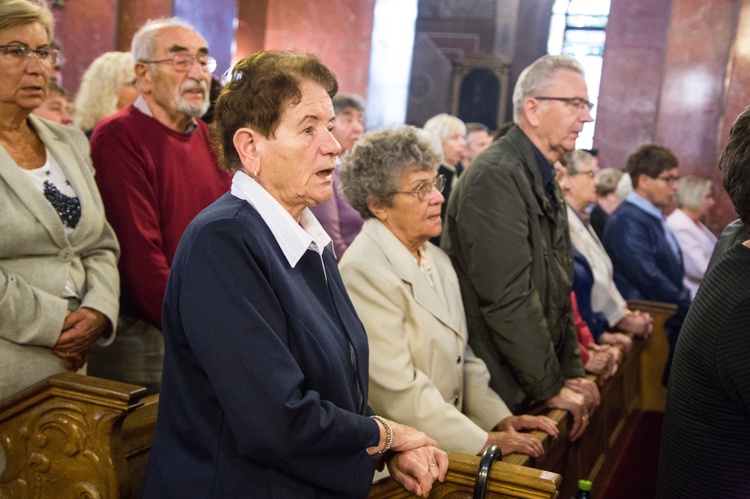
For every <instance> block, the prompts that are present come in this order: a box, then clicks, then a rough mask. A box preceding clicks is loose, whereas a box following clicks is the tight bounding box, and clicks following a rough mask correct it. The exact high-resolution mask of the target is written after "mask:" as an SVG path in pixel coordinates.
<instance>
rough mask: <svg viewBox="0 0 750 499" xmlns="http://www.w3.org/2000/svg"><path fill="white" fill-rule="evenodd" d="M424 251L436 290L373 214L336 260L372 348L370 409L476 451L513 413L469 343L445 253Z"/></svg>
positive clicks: (445, 443)
mask: <svg viewBox="0 0 750 499" xmlns="http://www.w3.org/2000/svg"><path fill="white" fill-rule="evenodd" d="M425 251H426V252H427V255H428V258H429V261H430V263H431V265H432V273H433V280H434V281H435V287H434V288H433V286H432V285H431V284H430V281H429V280H428V279H427V277H426V276H425V275H424V273H422V271H421V270H420V268H419V266H418V265H417V262H416V261H415V260H414V257H413V256H412V255H411V253H409V250H408V249H407V248H406V246H404V245H403V244H402V243H401V242H400V241H399V240H398V239H397V238H396V236H395V235H393V233H392V232H391V231H390V230H389V229H388V228H387V227H386V226H385V225H383V224H382V223H381V222H380V221H379V220H376V219H373V218H371V219H368V220H366V221H365V224H364V226H363V227H362V231H361V232H360V233H359V235H358V236H357V237H356V238H355V239H354V242H353V243H352V245H351V246H349V248H348V249H347V250H346V253H344V257H343V258H342V259H341V263H339V270H340V271H341V278H342V279H343V281H344V285H345V286H346V291H347V293H349V297H350V298H351V300H352V303H353V304H354V308H355V309H356V310H357V315H359V318H360V320H361V321H362V323H363V324H364V325H365V331H366V332H367V340H368V343H369V345H370V397H369V402H370V406H371V407H372V409H373V410H374V411H375V413H376V414H381V415H383V416H385V417H387V418H390V419H393V420H394V421H398V422H399V423H403V424H406V425H409V426H412V427H414V428H417V429H419V430H422V431H423V432H425V433H427V434H428V435H429V436H430V437H432V438H434V439H435V440H437V442H438V445H439V446H440V448H441V449H444V450H447V451H451V450H452V451H459V452H464V453H467V454H477V453H478V452H480V451H481V450H482V448H483V447H484V444H485V443H486V441H487V432H488V431H489V430H491V429H492V428H493V427H494V426H495V425H496V424H497V423H499V422H500V420H502V419H505V418H506V417H508V416H510V415H511V412H510V410H509V409H508V407H507V406H506V405H505V403H504V402H503V401H502V399H501V398H500V396H499V395H498V394H497V393H495V392H494V391H493V390H492V389H491V388H490V386H489V382H490V373H489V371H488V370H487V366H486V365H485V363H484V362H483V361H482V360H481V359H480V358H479V357H476V356H475V355H474V353H473V352H472V350H471V348H470V347H469V345H468V340H469V337H468V331H467V328H466V317H465V315H464V307H463V302H462V301H461V291H460V289H459V284H458V277H456V272H455V271H454V270H453V266H452V265H451V261H450V259H449V258H448V255H446V254H445V253H443V252H442V250H440V248H438V247H437V246H435V245H433V244H432V243H426V246H425Z"/></svg>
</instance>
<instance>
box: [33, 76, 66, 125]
mask: <svg viewBox="0 0 750 499" xmlns="http://www.w3.org/2000/svg"><path fill="white" fill-rule="evenodd" d="M32 114H35V115H37V116H39V117H40V118H44V119H46V120H50V121H54V122H55V123H60V124H61V125H70V124H72V123H73V117H72V116H71V115H70V112H68V92H67V91H66V90H65V89H64V88H63V87H61V86H60V85H58V84H57V83H55V82H54V81H52V80H49V88H48V90H47V98H46V99H44V102H42V104H41V105H40V106H39V107H37V108H36V109H34V110H33V111H32Z"/></svg>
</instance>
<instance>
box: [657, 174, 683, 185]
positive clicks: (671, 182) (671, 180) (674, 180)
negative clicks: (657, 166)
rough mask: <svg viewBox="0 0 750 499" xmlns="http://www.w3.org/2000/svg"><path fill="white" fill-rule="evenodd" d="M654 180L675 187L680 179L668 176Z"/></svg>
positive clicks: (675, 176)
mask: <svg viewBox="0 0 750 499" xmlns="http://www.w3.org/2000/svg"><path fill="white" fill-rule="evenodd" d="M656 180H661V181H662V182H666V183H667V185H675V184H677V182H679V181H680V177H678V176H677V175H668V176H666V177H656Z"/></svg>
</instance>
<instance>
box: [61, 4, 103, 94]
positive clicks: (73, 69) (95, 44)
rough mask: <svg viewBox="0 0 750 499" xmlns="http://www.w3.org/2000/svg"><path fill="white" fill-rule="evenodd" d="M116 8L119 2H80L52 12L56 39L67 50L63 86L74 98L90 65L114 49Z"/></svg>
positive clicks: (64, 51)
mask: <svg viewBox="0 0 750 499" xmlns="http://www.w3.org/2000/svg"><path fill="white" fill-rule="evenodd" d="M116 9H117V0H79V1H76V2H65V4H64V6H63V7H54V8H53V9H52V12H53V13H54V16H55V39H56V40H57V41H58V42H59V43H60V45H61V46H62V48H63V57H64V63H63V67H62V84H63V86H64V87H65V89H66V90H67V91H68V92H69V93H70V96H71V98H72V97H73V96H74V95H75V93H76V92H77V91H78V84H79V82H80V80H81V76H83V72H84V71H86V68H87V67H88V66H89V64H91V62H92V61H93V60H94V59H96V58H97V57H99V55H101V54H102V53H104V52H107V51H110V50H114V47H115V34H116V30H117V26H116V21H115V16H114V15H113V13H114V12H115V11H116Z"/></svg>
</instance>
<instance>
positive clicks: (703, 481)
mask: <svg viewBox="0 0 750 499" xmlns="http://www.w3.org/2000/svg"><path fill="white" fill-rule="evenodd" d="M749 165H750V109H745V111H743V113H742V114H741V115H740V116H739V117H738V118H737V120H736V121H735V122H734V124H733V125H732V127H731V129H730V130H729V142H728V144H727V146H726V149H725V150H724V153H723V154H722V156H721V160H720V162H719V168H720V169H721V170H722V171H723V172H724V188H725V189H726V191H727V193H728V194H729V198H730V199H731V200H732V204H733V205H734V208H735V210H737V213H738V214H739V216H740V219H741V220H742V222H743V223H744V225H745V231H746V232H745V233H748V230H747V229H750V167H749ZM749 282H750V240H745V241H744V242H742V243H739V244H734V245H732V246H731V247H729V248H728V249H727V250H726V252H725V253H724V255H723V257H722V258H721V259H720V260H719V261H718V262H717V263H716V265H715V266H714V267H713V268H712V269H711V271H710V272H708V273H707V274H706V277H705V279H704V280H703V283H702V284H701V286H700V289H699V290H698V294H697V296H696V297H695V301H693V304H692V305H691V307H690V311H689V312H688V314H687V318H686V319H685V325H684V326H683V328H682V332H681V333H680V338H679V340H678V342H677V351H676V352H675V355H674V363H673V366H672V375H671V378H670V381H669V390H668V391H667V405H666V412H665V414H664V427H663V430H662V437H661V452H660V456H659V472H658V481H657V492H656V496H657V497H658V498H663V499H668V498H683V497H723V498H741V497H747V491H748V488H747V475H746V471H747V463H749V462H750V375H749V374H750V373H749V372H748V368H747V359H748V357H750V334H748V333H750V326H749V325H750V286H748V283H749Z"/></svg>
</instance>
